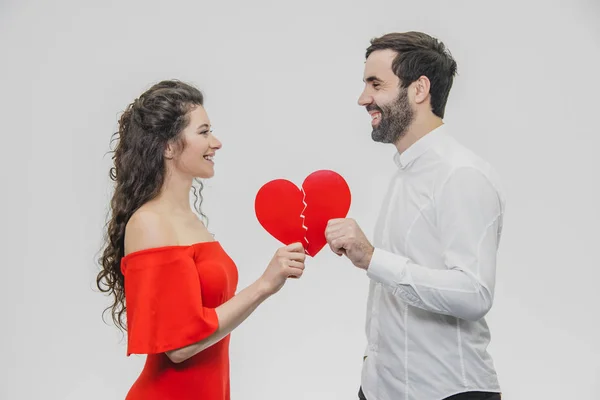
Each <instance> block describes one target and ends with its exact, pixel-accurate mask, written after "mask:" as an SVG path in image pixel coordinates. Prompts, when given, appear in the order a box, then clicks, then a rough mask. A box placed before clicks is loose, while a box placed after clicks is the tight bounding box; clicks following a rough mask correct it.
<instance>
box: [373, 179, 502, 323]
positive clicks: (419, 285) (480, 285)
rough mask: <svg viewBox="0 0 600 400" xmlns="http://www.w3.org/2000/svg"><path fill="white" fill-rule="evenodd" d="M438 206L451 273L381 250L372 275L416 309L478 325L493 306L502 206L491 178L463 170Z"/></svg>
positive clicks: (451, 181) (449, 181)
mask: <svg viewBox="0 0 600 400" xmlns="http://www.w3.org/2000/svg"><path fill="white" fill-rule="evenodd" d="M434 201H435V205H434V206H435V215H436V219H437V226H438V232H439V235H440V240H441V246H442V249H443V259H444V264H445V267H446V268H445V269H434V268H430V267H428V266H426V265H418V264H416V263H414V262H412V261H411V260H410V259H409V258H407V257H405V256H403V255H399V254H395V253H392V252H389V251H385V250H382V249H378V248H377V249H375V252H374V253H373V257H372V259H371V263H370V265H369V267H368V269H367V275H368V276H369V277H370V278H371V279H373V280H375V281H377V282H380V283H382V284H385V285H388V286H391V287H392V288H393V290H394V293H395V295H397V296H399V297H400V298H402V299H403V300H404V301H406V302H407V303H409V304H411V305H413V306H415V307H419V308H422V309H425V310H428V311H432V312H436V313H440V314H445V315H451V316H455V317H458V318H462V319H466V320H471V321H475V320H478V319H480V318H482V317H483V316H485V314H486V313H487V312H488V311H489V309H490V308H491V306H492V300H493V295H494V287H495V279H496V278H495V277H496V254H497V250H498V245H499V241H500V234H501V229H502V217H503V203H502V200H501V198H500V196H499V193H498V191H497V190H496V188H495V187H494V186H493V185H492V184H491V183H490V181H489V180H488V178H487V177H485V176H484V175H483V174H482V173H481V172H480V171H478V170H476V169H474V168H470V167H464V168H460V169H458V170H456V171H454V172H453V173H452V174H451V176H450V177H449V178H448V179H447V180H446V183H445V184H444V185H443V187H442V189H441V191H440V193H439V195H438V196H437V197H436V199H435V200H434Z"/></svg>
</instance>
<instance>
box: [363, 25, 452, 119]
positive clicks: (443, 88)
mask: <svg viewBox="0 0 600 400" xmlns="http://www.w3.org/2000/svg"><path fill="white" fill-rule="evenodd" d="M386 49H390V50H394V51H395V52H396V53H397V55H396V58H395V59H394V61H393V63H392V70H393V71H394V74H396V76H398V78H400V84H401V85H402V87H404V88H406V87H408V86H409V85H410V84H411V83H413V82H414V81H416V80H417V79H418V78H419V77H421V76H426V77H427V78H428V79H429V81H430V82H431V87H430V90H429V92H430V93H431V108H432V111H433V113H434V114H435V115H437V116H438V117H440V118H444V111H445V108H446V102H447V100H448V95H449V94H450V89H451V88H452V82H453V80H454V76H455V75H456V70H457V65H456V61H454V58H452V55H451V54H450V52H449V51H448V50H447V49H446V46H445V45H444V43H442V42H441V41H439V40H437V39H436V38H433V37H431V36H429V35H427V34H425V33H422V32H403V33H388V34H386V35H383V36H381V37H379V38H375V39H372V40H371V45H370V46H369V47H368V48H367V52H366V56H365V58H368V57H369V55H370V54H371V53H372V52H374V51H377V50H386Z"/></svg>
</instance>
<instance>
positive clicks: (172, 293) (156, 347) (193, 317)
mask: <svg viewBox="0 0 600 400" xmlns="http://www.w3.org/2000/svg"><path fill="white" fill-rule="evenodd" d="M122 270H123V271H124V276H125V300H126V307H127V309H126V313H127V333H128V338H127V355H128V356H129V355H131V354H134V353H135V354H156V353H161V352H165V351H169V350H174V349H178V348H181V347H185V346H187V345H190V344H193V343H196V342H198V341H200V340H202V339H204V338H206V337H208V336H210V335H211V334H213V333H214V332H215V331H216V330H217V328H218V326H219V322H218V317H217V313H216V311H215V309H214V308H208V307H205V306H204V305H203V302H202V289H201V285H200V277H199V276H198V270H197V268H196V264H195V262H194V260H193V258H192V257H191V256H190V255H189V254H187V253H185V251H183V250H180V249H170V250H164V251H148V252H144V251H143V252H142V253H140V254H135V255H134V256H133V257H131V258H130V259H128V260H127V263H126V264H124V268H123V269H122Z"/></svg>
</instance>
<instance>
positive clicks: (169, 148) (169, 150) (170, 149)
mask: <svg viewBox="0 0 600 400" xmlns="http://www.w3.org/2000/svg"><path fill="white" fill-rule="evenodd" d="M164 156H165V158H166V159H167V160H172V159H173V157H174V156H175V146H173V143H171V141H169V142H168V143H167V145H166V146H165V153H164Z"/></svg>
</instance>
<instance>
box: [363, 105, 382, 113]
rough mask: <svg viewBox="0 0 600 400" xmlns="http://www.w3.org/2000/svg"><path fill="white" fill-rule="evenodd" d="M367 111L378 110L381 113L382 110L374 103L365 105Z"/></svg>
mask: <svg viewBox="0 0 600 400" xmlns="http://www.w3.org/2000/svg"><path fill="white" fill-rule="evenodd" d="M366 108H367V111H369V112H370V111H379V112H380V113H382V114H383V110H382V109H381V108H379V107H378V106H377V105H376V104H369V105H368V106H367V107H366Z"/></svg>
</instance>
